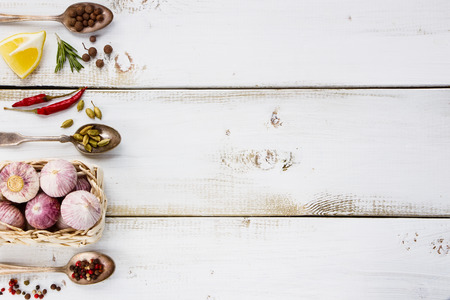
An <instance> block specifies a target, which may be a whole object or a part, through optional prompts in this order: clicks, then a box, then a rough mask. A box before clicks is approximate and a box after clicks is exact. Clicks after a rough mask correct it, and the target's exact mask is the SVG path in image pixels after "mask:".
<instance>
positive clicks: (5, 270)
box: [0, 251, 116, 285]
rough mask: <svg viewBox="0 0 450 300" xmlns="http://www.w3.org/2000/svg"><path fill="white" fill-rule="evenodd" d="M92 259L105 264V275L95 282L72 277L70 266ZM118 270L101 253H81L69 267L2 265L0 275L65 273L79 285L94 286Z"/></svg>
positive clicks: (68, 264)
mask: <svg viewBox="0 0 450 300" xmlns="http://www.w3.org/2000/svg"><path fill="white" fill-rule="evenodd" d="M91 259H98V260H99V261H100V263H101V264H103V273H100V275H98V277H97V279H95V280H89V281H88V280H86V279H84V278H83V279H80V280H79V281H78V280H76V279H75V278H73V277H72V273H73V272H72V271H71V270H70V266H72V265H75V263H76V262H77V261H83V260H87V261H90V260H91ZM115 268H116V265H115V264H114V261H113V260H112V259H111V257H109V256H107V255H105V254H102V253H99V252H94V251H90V252H81V253H78V254H75V255H74V256H72V258H71V259H70V260H69V262H68V263H67V265H65V266H62V267H29V266H16V265H9V264H0V275H10V274H20V273H41V272H60V273H65V274H66V275H67V276H68V277H69V279H70V280H72V281H73V282H75V283H77V284H83V285H86V284H94V283H99V282H100V281H103V280H105V279H107V278H108V277H109V276H111V274H112V273H113V272H114V269H115Z"/></svg>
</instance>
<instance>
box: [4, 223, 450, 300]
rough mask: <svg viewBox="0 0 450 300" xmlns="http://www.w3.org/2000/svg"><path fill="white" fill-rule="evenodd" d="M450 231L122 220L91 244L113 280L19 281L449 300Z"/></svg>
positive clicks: (23, 254)
mask: <svg viewBox="0 0 450 300" xmlns="http://www.w3.org/2000/svg"><path fill="white" fill-rule="evenodd" d="M449 232H450V225H449V223H448V221H447V220H443V219H364V218H347V219H342V218H324V219H323V218H314V219H310V218H250V219H245V218H161V219H158V218H156V219H153V218H150V219H146V218H137V219H133V218H114V219H109V220H108V221H107V227H106V230H105V234H104V236H103V238H102V239H101V240H100V241H99V242H98V243H97V244H96V245H91V246H89V247H88V248H86V249H92V250H98V251H103V252H105V253H107V254H109V255H110V256H111V257H113V258H114V259H115V261H116V263H117V269H116V272H115V274H114V275H113V276H112V277H111V278H110V279H108V280H107V281H106V282H104V283H102V284H99V285H96V286H91V287H86V286H84V287H80V286H75V285H74V284H72V283H71V282H68V279H67V278H66V277H65V275H62V274H56V275H55V274H48V275H28V276H20V277H18V278H19V279H21V280H24V279H26V278H30V279H31V281H32V284H36V283H40V284H41V286H48V285H49V284H51V283H54V282H56V283H61V281H62V280H65V281H66V282H67V286H66V287H65V288H63V290H62V291H61V292H60V294H58V295H55V293H54V292H53V293H51V294H50V295H48V296H49V297H48V299H56V298H61V297H63V298H64V299H80V298H81V299H102V298H112V299H142V298H144V299H222V300H226V299H233V300H234V299H258V300H259V299H394V298H395V299H405V300H412V299H448V297H449V295H450V287H449V285H448V284H447V282H448V278H449V275H450V273H449V270H448V266H447V264H446V261H447V259H448V247H449V246H448V243H449V239H450V236H449V234H448V233H449ZM436 245H439V246H442V248H443V249H445V250H438V249H439V247H436ZM79 251H81V250H80V249H61V248H55V249H53V248H48V247H27V246H4V247H2V251H1V252H0V261H3V262H5V261H7V262H13V263H21V264H35V265H39V264H44V263H46V264H49V265H54V266H57V265H62V264H65V262H66V261H67V260H68V259H69V258H70V257H71V256H72V255H73V254H75V253H77V252H79ZM30 253H33V255H30ZM8 279H9V277H6V276H2V277H0V284H1V285H5V284H6V283H7V280H8ZM30 290H31V289H30ZM46 298H47V297H46Z"/></svg>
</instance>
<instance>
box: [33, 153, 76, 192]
mask: <svg viewBox="0 0 450 300" xmlns="http://www.w3.org/2000/svg"><path fill="white" fill-rule="evenodd" d="M76 183H77V170H76V169H75V167H74V166H73V165H72V164H71V163H70V162H68V161H66V160H62V159H58V160H52V161H50V162H48V163H47V164H46V165H45V166H44V167H43V168H42V170H41V188H42V190H43V191H44V192H45V193H46V194H47V195H49V196H50V197H63V196H65V195H67V194H68V193H70V191H72V190H73V188H74V187H75V185H76Z"/></svg>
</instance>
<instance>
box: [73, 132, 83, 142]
mask: <svg viewBox="0 0 450 300" xmlns="http://www.w3.org/2000/svg"><path fill="white" fill-rule="evenodd" d="M72 136H73V138H74V139H75V140H76V141H78V142H82V141H83V136H82V135H81V134H79V133H75V134H74V135H72Z"/></svg>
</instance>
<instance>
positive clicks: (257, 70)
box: [0, 0, 450, 87]
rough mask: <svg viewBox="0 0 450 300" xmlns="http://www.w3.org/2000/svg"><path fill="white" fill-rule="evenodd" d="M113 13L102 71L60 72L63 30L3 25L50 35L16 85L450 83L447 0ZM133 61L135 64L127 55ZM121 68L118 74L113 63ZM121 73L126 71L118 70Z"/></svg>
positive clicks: (226, 1)
mask: <svg viewBox="0 0 450 300" xmlns="http://www.w3.org/2000/svg"><path fill="white" fill-rule="evenodd" d="M98 2H99V3H103V4H105V5H107V6H109V7H110V8H111V9H112V10H113V12H114V13H115V16H116V17H115V20H114V21H113V23H112V25H111V26H110V27H109V28H107V29H105V30H104V31H103V32H101V33H100V34H99V37H98V42H97V43H96V44H95V46H97V47H98V48H99V49H102V48H103V46H104V45H105V44H106V43H111V45H112V46H113V47H114V49H115V51H114V53H113V55H112V56H111V57H110V58H107V59H106V66H105V68H104V69H103V70H101V71H99V70H97V68H96V67H95V65H94V62H91V63H90V64H88V65H87V67H86V69H85V70H83V71H82V72H80V74H70V73H69V71H68V70H67V68H66V70H65V72H63V73H62V74H54V73H53V69H54V67H55V56H56V41H55V36H54V33H58V34H60V35H61V37H62V38H64V39H66V40H67V41H68V42H70V43H71V44H73V45H75V46H76V47H77V49H79V51H82V49H83V48H82V45H81V42H85V43H86V42H87V43H86V45H89V42H88V37H87V36H83V37H80V36H76V35H75V34H71V33H69V32H67V31H66V30H65V29H64V28H63V27H62V26H61V25H59V24H57V23H30V22H29V23H22V24H8V25H4V24H3V25H1V26H0V38H4V37H7V36H9V35H11V34H14V33H18V32H30V31H38V30H41V29H45V30H46V31H47V33H48V38H47V43H46V45H45V49H44V50H45V53H44V58H43V61H42V63H41V65H40V67H39V68H38V69H37V70H36V72H35V73H34V74H33V75H32V76H30V77H29V79H26V80H20V79H18V78H17V77H16V76H15V75H14V74H13V73H12V72H11V71H10V70H9V69H8V68H7V66H6V64H5V63H4V62H3V61H0V69H1V70H2V71H1V72H0V82H1V84H2V85H16V86H30V85H32V86H40V85H51V86H73V85H75V84H76V85H90V86H100V87H285V86H292V87H305V86H306V87H316V86H423V85H446V86H448V85H449V84H450V79H449V78H450V58H449V55H448V53H450V43H449V42H448V41H449V37H450V31H449V30H448V28H450V19H449V18H448V14H447V12H448V11H449V9H450V3H449V1H446V0H431V1H430V0H414V1H407V0H395V1H392V0H377V1H371V0H345V1H334V0H301V1H299V0H286V1H282V2H279V1H273V0H250V1H240V0H214V1H204V0H196V1H192V0H153V1H147V0H100V1H98ZM72 3H73V1H69V0H60V1H26V0H19V1H6V0H2V1H0V11H2V12H4V13H24V14H58V13H61V12H62V11H64V9H65V7H66V6H68V5H69V4H72ZM125 53H128V54H129V55H130V57H132V63H130V62H129V61H128V60H127V58H126V57H125ZM117 55H118V60H119V62H120V63H121V67H120V68H116V67H115V60H114V59H115V57H116V56H117ZM120 69H122V70H120Z"/></svg>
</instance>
